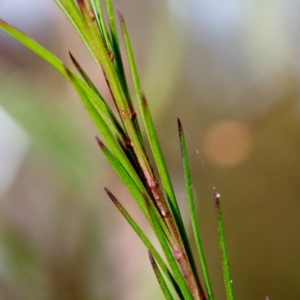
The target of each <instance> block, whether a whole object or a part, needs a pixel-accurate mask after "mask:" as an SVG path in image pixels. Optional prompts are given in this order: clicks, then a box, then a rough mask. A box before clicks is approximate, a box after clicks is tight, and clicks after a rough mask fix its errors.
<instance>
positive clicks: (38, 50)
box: [0, 19, 123, 141]
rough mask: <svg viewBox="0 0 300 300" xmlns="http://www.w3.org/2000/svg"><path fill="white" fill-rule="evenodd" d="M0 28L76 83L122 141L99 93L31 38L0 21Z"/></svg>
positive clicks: (117, 126) (120, 133)
mask: <svg viewBox="0 0 300 300" xmlns="http://www.w3.org/2000/svg"><path fill="white" fill-rule="evenodd" d="M0 28H1V29H2V30H4V31H5V32H6V33H7V34H9V35H11V36H12V37H13V38H15V39H16V40H17V41H19V42H20V43H21V44H23V45H24V46H25V47H27V48H28V49H29V50H31V51H32V52H34V53H35V54H37V55H38V56H39V57H41V58H42V59H43V60H45V61H46V62H47V63H48V64H50V65H51V66H52V67H53V68H55V69H56V70H57V71H58V72H59V73H61V74H62V75H63V76H64V77H65V78H66V79H68V80H69V81H76V84H77V85H78V86H80V88H81V90H83V92H84V93H85V94H87V95H88V97H89V98H90V99H93V100H92V101H93V102H94V104H95V105H96V106H97V107H98V110H99V111H101V112H102V115H103V117H104V118H105V119H106V121H107V123H108V124H111V126H110V128H111V131H112V133H113V135H114V136H115V138H116V139H118V140H120V141H121V140H122V136H123V133H122V130H121V127H120V125H119V124H118V121H117V120H116V118H115V117H114V115H113V113H112V111H111V109H110V108H109V107H108V106H107V104H106V103H105V101H104V100H103V98H102V97H101V95H100V94H99V93H96V92H95V91H94V90H92V89H91V88H90V87H89V86H88V85H87V84H86V83H85V82H84V81H82V80H81V79H80V78H79V77H78V76H77V75H76V74H75V73H74V72H73V71H72V70H70V69H69V68H67V67H66V66H65V65H64V63H63V62H62V61H61V60H60V59H59V58H58V57H56V56H55V55H54V54H52V53H51V52H50V51H48V50H47V49H45V48H44V47H43V46H41V45H40V44H39V43H37V42H36V41H34V40H33V39H32V38H30V37H29V36H27V35H26V34H25V33H23V32H22V31H20V30H19V29H17V28H15V27H14V26H12V25H10V24H8V23H6V22H5V21H3V20H1V19H0Z"/></svg>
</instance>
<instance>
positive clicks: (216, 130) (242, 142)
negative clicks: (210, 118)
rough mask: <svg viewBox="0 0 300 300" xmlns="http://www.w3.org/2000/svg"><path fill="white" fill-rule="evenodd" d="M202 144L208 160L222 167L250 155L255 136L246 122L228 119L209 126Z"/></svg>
mask: <svg viewBox="0 0 300 300" xmlns="http://www.w3.org/2000/svg"><path fill="white" fill-rule="evenodd" d="M202 146H203V154H204V155H205V159H206V160H207V161H209V162H211V163H212V164H214V165H218V166H222V167H232V166H235V165H238V164H240V163H242V162H243V161H245V160H246V159H247V158H248V157H249V155H250V153H251V150H252V148H253V136H252V132H251V130H250V128H249V126H247V125H246V124H244V123H242V122H241V121H237V120H233V119H227V120H222V121H218V122H216V123H214V124H213V125H212V126H211V127H210V128H208V130H207V131H206V132H205V134H204V141H203V142H202Z"/></svg>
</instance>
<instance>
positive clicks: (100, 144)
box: [95, 135, 104, 149]
mask: <svg viewBox="0 0 300 300" xmlns="http://www.w3.org/2000/svg"><path fill="white" fill-rule="evenodd" d="M95 139H96V142H97V143H98V145H99V147H100V148H101V149H103V148H104V144H103V143H102V141H101V140H100V138H99V137H98V136H97V135H96V136H95Z"/></svg>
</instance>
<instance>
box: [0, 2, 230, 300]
mask: <svg viewBox="0 0 300 300" xmlns="http://www.w3.org/2000/svg"><path fill="white" fill-rule="evenodd" d="M55 2H56V3H57V5H58V6H59V7H60V8H61V10H62V11H63V12H64V13H65V15H66V16H67V17H68V19H69V20H70V22H71V23H72V24H73V26H74V27H75V29H76V30H77V32H78V33H79V35H80V37H81V38H82V40H83V42H84V43H85V45H86V46H87V48H88V49H89V51H90V53H91V54H92V56H93V58H94V60H95V62H96V63H97V65H98V66H99V67H100V68H101V70H102V72H103V74H104V76H105V79H106V82H107V85H108V87H109V90H110V93H111V95H112V98H113V100H114V104H115V106H116V108H117V112H118V115H115V114H114V113H113V112H112V110H111V108H110V107H109V106H108V104H107V102H106V101H105V99H104V98H103V97H102V95H101V93H100V92H99V90H97V89H96V87H95V85H94V84H93V82H92V81H91V79H90V78H89V77H88V75H87V74H86V72H85V71H84V69H83V68H82V67H81V66H80V64H79V63H78V61H77V60H76V59H75V58H74V56H73V55H72V54H71V53H70V58H71V60H72V62H73V64H74V66H75V67H76V69H77V71H78V73H79V75H77V74H76V73H75V72H74V71H72V70H71V69H69V68H68V67H66V66H65V64H64V63H63V62H62V61H61V60H59V59H58V58H57V57H56V56H54V55H53V54H52V53H50V52H49V51H47V50H46V49H45V48H43V47H42V46H41V45H39V44H38V43H37V42H35V41H34V40H32V39H31V38H30V37H28V36H27V35H26V34H24V33H22V32H21V31H19V30H18V29H16V28H14V27H13V26H11V25H9V24H7V23H6V22H5V21H3V20H0V28H1V29H2V30H4V31H6V32H7V33H8V34H10V35H11V36H13V37H14V38H15V39H16V40H18V41H19V42H21V43H22V44H23V45H25V46H26V47H27V48H29V49H30V50H32V51H33V52H35V53H36V54H37V55H39V56H40V57H42V58H43V59H44V60H45V61H47V62H48V63H49V64H50V65H52V66H53V67H54V68H55V69H56V70H57V71H59V72H60V73H61V74H62V75H63V76H64V77H65V78H66V79H67V80H69V81H70V82H71V84H72V85H73V86H74V88H75V89H76V90H77V92H78V94H79V96H80V98H81V99H82V101H83V103H84V105H85V106H86V108H87V110H88V112H89V114H90V116H91V117H92V119H93V121H94V122H95V124H96V125H97V127H98V129H99V131H100V133H101V136H102V139H103V141H102V140H100V138H98V137H97V142H98V144H99V146H100V148H101V150H102V151H103V153H104V155H105V156H106V158H107V159H108V161H109V162H110V163H111V165H112V167H113V168H114V170H115V171H116V173H117V174H118V175H119V177H120V178H121V179H122V181H123V182H124V184H125V185H126V187H127V188H128V190H129V191H130V193H131V194H132V196H133V198H134V200H135V201H136V203H137V204H138V206H139V208H140V210H141V211H142V213H143V214H144V216H145V217H146V219H147V220H148V222H149V224H150V226H151V227H152V229H153V231H154V233H155V235H156V237H157V239H158V241H159V243H160V245H161V248H162V249H163V252H164V258H163V257H162V255H161V254H160V253H159V252H158V251H157V250H156V249H155V247H154V246H153V244H152V243H151V241H150V240H149V239H148V237H147V236H146V234H145V233H144V232H143V231H142V229H141V228H140V227H139V225H138V224H137V223H136V222H135V220H134V219H133V218H132V217H131V215H130V214H129V213H128V212H127V210H126V209H125V208H124V207H123V206H122V204H121V203H120V202H119V200H118V199H117V198H116V197H115V196H114V195H113V193H112V192H111V191H110V190H109V189H108V188H105V191H106V193H107V194H108V196H109V198H110V199H111V200H112V201H113V203H114V204H115V205H116V207H117V208H118V210H119V211H120V212H121V213H122V215H123V216H124V217H125V218H126V220H127V221H128V223H129V224H130V225H131V226H132V228H133V229H134V230H135V232H136V233H137V234H138V236H139V237H140V238H141V240H142V241H143V243H144V244H145V246H146V247H147V249H148V252H149V258H150V262H151V264H152V267H153V269H154V272H155V275H156V277H157V279H158V282H159V284H160V286H161V288H162V291H163V293H164V296H165V298H166V299H174V297H175V295H177V297H179V298H180V299H195V300H196V299H199V300H200V299H201V300H203V299H211V300H212V299H214V296H213V292H212V287H211V283H210V279H209V274H208V269H207V266H206V262H205V257H204V251H203V246H202V242H201V237H200V231H199V224H198V219H197V215H196V207H195V201H194V195H193V189H192V183H191V176H190V167H189V161H188V156H187V147H186V140H185V136H184V131H183V128H182V125H181V122H180V121H179V120H178V128H179V137H180V144H181V154H182V161H183V169H184V175H185V182H186V190H187V198H188V204H189V209H190V216H191V221H192V226H193V231H194V237H195V241H196V245H197V250H198V258H199V260H200V263H201V268H202V273H203V277H204V282H205V288H204V287H202V285H201V283H200V279H199V275H198V271H197V269H196V263H195V258H194V256H193V253H192V250H191V246H190V243H189V240H188V237H187V233H186V230H185V227H184V224H183V221H182V217H181V213H180V210H179V207H178V203H177V200H176V197H175V193H174V189H173V186H172V183H171V180H170V176H169V173H168V170H167V167H166V164H165V160H164V157H163V154H162V151H161V148H160V144H159V141H158V138H157V134H156V131H155V128H154V124H153V120H152V117H151V113H150V111H149V107H148V103H147V100H146V97H145V95H144V93H143V90H142V88H141V85H140V81H139V76H138V72H137V68H136V64H135V60H134V55H133V51H132V46H131V43H130V38H129V35H128V31H127V27H126V24H125V21H124V18H123V16H122V14H121V12H120V11H118V17H119V21H120V25H121V31H122V35H123V39H124V44H125V48H126V52H127V59H128V61H129V66H130V71H131V75H132V80H133V83H134V90H135V98H136V101H137V103H138V106H139V111H140V114H141V117H142V123H143V126H144V128H145V131H146V136H147V139H148V143H149V145H150V147H151V155H152V156H153V158H154V161H155V165H156V168H157V170H158V174H155V172H154V171H153V170H154V166H153V165H151V163H150V160H149V158H148V154H147V153H146V150H145V142H144V138H143V136H142V133H141V129H140V124H139V121H138V119H137V113H136V110H135V107H134V105H133V101H132V95H131V94H130V92H129V88H128V81H127V78H126V77H125V72H124V65H123V58H122V56H121V51H120V44H119V39H118V34H117V26H116V19H115V14H114V8H113V4H112V1H111V0H106V13H107V16H108V18H107V20H108V21H107V22H106V21H105V16H104V10H103V8H102V5H101V1H100V0H55ZM214 198H215V206H216V213H217V220H218V229H219V241H220V248H221V254H222V262H223V270H224V281H225V287H226V293H227V299H229V300H232V299H234V295H233V288H232V281H231V276H230V270H229V265H228V258H227V251H226V244H225V236H224V229H223V222H222V216H221V210H220V204H219V194H218V193H217V191H216V190H214Z"/></svg>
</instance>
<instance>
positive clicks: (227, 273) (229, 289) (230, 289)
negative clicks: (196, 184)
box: [214, 187, 235, 300]
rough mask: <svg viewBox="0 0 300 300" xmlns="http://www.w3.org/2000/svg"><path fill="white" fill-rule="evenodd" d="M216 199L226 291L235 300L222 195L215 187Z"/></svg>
mask: <svg viewBox="0 0 300 300" xmlns="http://www.w3.org/2000/svg"><path fill="white" fill-rule="evenodd" d="M214 198H215V208H216V216H217V223H218V237H219V245H220V250H221V259H222V265H223V277H224V283H225V290H226V295H227V300H234V299H235V297H234V292H233V285H232V277H231V272H230V266H229V259H228V252H227V246H226V238H225V230H224V223H223V218H222V211H221V206H220V194H219V193H218V191H217V189H216V188H215V187H214Z"/></svg>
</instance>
